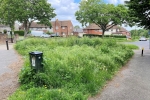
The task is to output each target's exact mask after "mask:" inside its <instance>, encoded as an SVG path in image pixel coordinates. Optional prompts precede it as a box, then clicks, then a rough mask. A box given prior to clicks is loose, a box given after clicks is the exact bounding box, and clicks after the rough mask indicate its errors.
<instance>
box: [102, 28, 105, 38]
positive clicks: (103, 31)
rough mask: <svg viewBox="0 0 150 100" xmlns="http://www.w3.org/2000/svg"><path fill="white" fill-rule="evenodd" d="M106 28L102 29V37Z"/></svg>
mask: <svg viewBox="0 0 150 100" xmlns="http://www.w3.org/2000/svg"><path fill="white" fill-rule="evenodd" d="M104 33H105V30H104V29H102V38H103V37H104Z"/></svg>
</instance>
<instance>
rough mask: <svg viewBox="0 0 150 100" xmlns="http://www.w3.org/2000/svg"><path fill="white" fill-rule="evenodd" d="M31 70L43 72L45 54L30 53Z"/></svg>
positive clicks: (38, 52)
mask: <svg viewBox="0 0 150 100" xmlns="http://www.w3.org/2000/svg"><path fill="white" fill-rule="evenodd" d="M29 56H30V64H31V68H32V69H34V70H36V71H42V70H43V64H42V63H43V53H42V52H40V51H33V52H30V53H29Z"/></svg>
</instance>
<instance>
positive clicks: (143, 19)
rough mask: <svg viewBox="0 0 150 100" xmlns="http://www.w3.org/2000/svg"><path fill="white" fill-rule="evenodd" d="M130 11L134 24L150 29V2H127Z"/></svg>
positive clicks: (134, 0) (138, 0)
mask: <svg viewBox="0 0 150 100" xmlns="http://www.w3.org/2000/svg"><path fill="white" fill-rule="evenodd" d="M126 5H127V7H128V8H129V11H130V16H131V17H133V18H132V19H131V21H132V22H135V23H136V24H137V25H138V26H142V27H144V28H145V29H150V23H149V22H150V16H149V15H150V1H149V0H130V1H127V2H126Z"/></svg>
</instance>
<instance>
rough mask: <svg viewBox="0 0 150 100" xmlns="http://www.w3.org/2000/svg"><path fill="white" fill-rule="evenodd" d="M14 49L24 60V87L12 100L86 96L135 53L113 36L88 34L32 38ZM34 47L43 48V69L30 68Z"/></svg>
mask: <svg viewBox="0 0 150 100" xmlns="http://www.w3.org/2000/svg"><path fill="white" fill-rule="evenodd" d="M15 49H16V50H17V51H18V52H19V53H20V54H21V55H22V56H23V57H24V60H25V63H24V66H23V68H22V70H21V72H20V75H19V82H20V83H21V87H20V88H19V89H18V90H17V91H16V92H15V93H14V94H13V95H12V96H10V97H9V100H87V98H88V97H89V96H91V95H94V94H96V93H97V92H98V91H99V90H100V89H101V88H102V87H103V86H104V85H105V83H106V82H107V81H108V80H110V79H111V78H112V77H113V75H114V74H115V73H116V71H118V69H119V68H120V67H121V66H123V65H124V64H125V63H126V62H127V61H128V59H129V58H130V57H131V56H132V55H133V51H132V50H131V48H130V47H129V46H125V45H124V44H117V43H116V41H114V40H113V39H109V40H108V39H106V40H105V39H100V38H86V37H85V38H73V37H72V38H65V39H64V38H58V39H55V38H54V39H41V38H30V39H26V40H24V41H20V42H18V43H17V44H16V45H15ZM31 51H42V52H43V54H44V55H43V59H44V62H43V65H44V70H43V72H39V73H35V72H34V71H33V70H32V69H31V67H30V62H29V52H31Z"/></svg>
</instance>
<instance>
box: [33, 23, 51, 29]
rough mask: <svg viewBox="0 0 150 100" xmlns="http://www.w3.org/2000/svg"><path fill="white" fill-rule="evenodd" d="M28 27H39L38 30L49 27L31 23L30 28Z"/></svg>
mask: <svg viewBox="0 0 150 100" xmlns="http://www.w3.org/2000/svg"><path fill="white" fill-rule="evenodd" d="M30 27H40V28H42V27H43V28H45V27H49V26H46V25H44V24H38V23H37V22H32V24H31V26H30Z"/></svg>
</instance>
